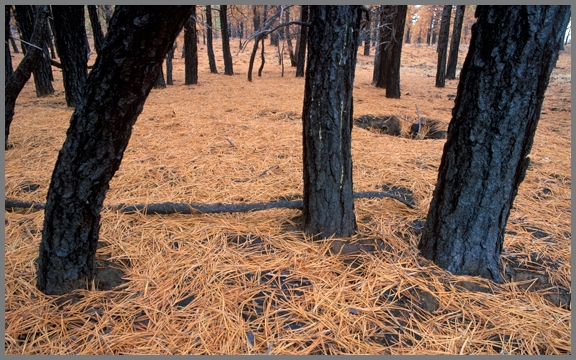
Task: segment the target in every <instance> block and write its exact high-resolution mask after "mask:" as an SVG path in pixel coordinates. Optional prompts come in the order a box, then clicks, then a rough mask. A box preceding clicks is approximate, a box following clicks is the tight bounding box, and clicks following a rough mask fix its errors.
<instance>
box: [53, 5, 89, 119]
mask: <svg viewBox="0 0 576 360" xmlns="http://www.w3.org/2000/svg"><path fill="white" fill-rule="evenodd" d="M52 16H53V17H54V30H56V32H55V33H54V35H55V40H56V42H57V43H58V48H59V49H60V62H61V64H62V78H63V80H64V90H65V94H66V104H67V105H68V106H70V107H74V108H75V107H77V106H78V105H80V103H81V102H82V99H83V95H82V91H83V87H84V83H85V82H86V77H87V76H88V69H87V66H88V64H87V63H86V62H87V58H86V54H85V53H84V52H83V51H78V49H84V48H85V46H86V44H85V42H86V27H85V25H84V24H85V19H84V6H83V5H52Z"/></svg>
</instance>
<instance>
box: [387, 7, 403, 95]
mask: <svg viewBox="0 0 576 360" xmlns="http://www.w3.org/2000/svg"><path fill="white" fill-rule="evenodd" d="M407 11H408V5H394V22H393V24H392V36H391V37H390V45H389V47H390V48H389V50H388V58H387V60H386V62H387V63H388V66H387V67H386V76H385V78H386V97H387V98H390V99H400V59H401V57H402V42H403V41H402V40H403V39H404V25H405V24H406V12H407Z"/></svg>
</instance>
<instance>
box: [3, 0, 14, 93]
mask: <svg viewBox="0 0 576 360" xmlns="http://www.w3.org/2000/svg"><path fill="white" fill-rule="evenodd" d="M4 11H5V13H6V14H5V22H4V31H5V32H4V38H5V42H4V86H6V84H7V83H8V79H10V77H11V76H12V73H14V68H13V67H12V54H10V44H9V39H10V38H11V36H10V6H8V5H5V6H4Z"/></svg>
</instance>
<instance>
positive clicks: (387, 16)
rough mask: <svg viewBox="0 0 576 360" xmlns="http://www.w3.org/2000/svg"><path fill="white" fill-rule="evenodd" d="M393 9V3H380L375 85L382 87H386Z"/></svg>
mask: <svg viewBox="0 0 576 360" xmlns="http://www.w3.org/2000/svg"><path fill="white" fill-rule="evenodd" d="M395 10H396V9H395V5H380V31H379V33H380V51H379V53H378V54H379V55H378V56H379V57H380V59H378V72H377V79H376V87H378V88H383V89H384V88H386V81H387V80H386V75H388V67H389V65H390V63H389V59H390V53H391V50H392V35H393V33H394V32H393V31H392V29H393V27H394V18H395V16H396V11H395Z"/></svg>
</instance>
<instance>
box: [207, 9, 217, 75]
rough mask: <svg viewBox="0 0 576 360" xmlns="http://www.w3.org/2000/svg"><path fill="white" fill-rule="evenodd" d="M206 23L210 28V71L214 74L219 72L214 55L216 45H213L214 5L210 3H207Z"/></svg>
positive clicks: (208, 38)
mask: <svg viewBox="0 0 576 360" xmlns="http://www.w3.org/2000/svg"><path fill="white" fill-rule="evenodd" d="M206 24H207V25H208V29H207V30H206V46H207V48H208V64H209V65H210V72H211V73H212V74H218V69H217V68H216V59H215V57H214V47H213V45H212V6H210V5H206Z"/></svg>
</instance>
